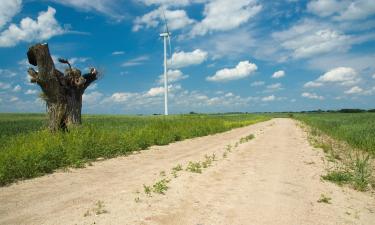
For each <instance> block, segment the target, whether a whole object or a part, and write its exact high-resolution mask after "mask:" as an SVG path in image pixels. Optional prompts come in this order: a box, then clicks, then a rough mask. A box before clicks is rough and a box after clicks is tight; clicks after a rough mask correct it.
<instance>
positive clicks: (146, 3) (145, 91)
mask: <svg viewBox="0 0 375 225" xmlns="http://www.w3.org/2000/svg"><path fill="white" fill-rule="evenodd" d="M162 7H163V8H164V9H165V14H166V17H167V20H168V22H169V26H170V29H171V32H172V56H169V59H170V71H169V76H170V86H169V91H170V112H171V113H186V112H190V111H196V112H228V111H248V112H259V111H299V110H312V109H318V108H319V109H339V108H354V107H356V108H375V100H374V96H375V45H374V44H375V4H374V2H373V0H341V1H339V0H313V1H302V0H300V1H298V0H279V1H265V0H264V1H262V0H233V1H229V0H107V1H101V0H41V1H37V0H2V4H1V5H0V58H1V60H0V112H43V111H45V105H44V104H43V102H42V101H41V100H40V99H39V97H38V95H39V92H40V89H39V87H38V86H36V85H34V84H30V83H29V81H28V80H29V78H28V77H27V73H26V71H27V68H28V67H30V66H31V65H28V63H27V61H26V51H27V49H28V47H29V46H31V45H32V44H35V43H38V42H48V43H49V46H50V51H51V54H52V55H53V57H54V58H57V57H64V58H68V59H70V61H71V62H72V64H73V65H74V67H77V68H79V69H81V70H83V71H88V68H89V67H91V66H95V67H97V68H98V69H99V71H101V72H102V73H103V77H102V78H101V79H100V80H99V81H97V82H96V83H95V84H94V85H93V86H91V87H90V88H89V89H88V90H87V91H86V93H85V95H84V106H83V111H84V112H85V113H116V114H117V113H120V114H135V113H143V114H150V113H162V112H163V110H164V108H163V87H162V80H161V78H160V77H159V76H160V75H161V74H162V73H163V67H162V65H163V64H162V63H163V62H162V59H163V58H162V57H163V43H162V40H161V39H160V38H159V33H160V32H161V31H163V29H164V27H163V21H162V13H161V8H162ZM56 66H57V67H58V68H60V69H64V66H63V65H60V64H58V63H56Z"/></svg>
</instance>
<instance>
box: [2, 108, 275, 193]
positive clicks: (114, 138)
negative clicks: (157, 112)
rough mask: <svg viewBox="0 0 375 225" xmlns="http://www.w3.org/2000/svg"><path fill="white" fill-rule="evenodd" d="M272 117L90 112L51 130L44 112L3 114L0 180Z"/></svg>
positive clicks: (7, 179) (78, 163)
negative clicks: (75, 122)
mask: <svg viewBox="0 0 375 225" xmlns="http://www.w3.org/2000/svg"><path fill="white" fill-rule="evenodd" d="M269 118H270V117H268V116H263V115H255V114H229V115H179V116H169V117H164V116H108V115H95V116H91V115H85V116H83V126H81V127H76V128H72V129H70V130H69V132H60V133H55V134H51V133H50V132H49V131H48V130H47V129H46V120H45V115H42V114H0V143H1V144H0V186H1V185H6V184H9V183H11V182H14V181H16V180H19V179H25V178H31V177H36V176H40V175H43V174H46V173H51V172H53V171H54V170H56V169H58V168H64V167H68V166H74V167H81V166H84V164H85V163H86V162H89V161H92V160H95V159H97V158H100V157H103V158H111V157H116V156H120V155H127V154H130V153H132V152H133V151H138V150H142V149H147V148H148V147H149V146H152V145H165V144H168V143H171V142H174V141H179V140H183V139H187V138H193V137H198V136H204V135H209V134H214V133H218V132H223V131H227V130H230V129H232V128H236V127H241V126H245V125H249V124H253V123H257V122H260V121H265V120H268V119H269Z"/></svg>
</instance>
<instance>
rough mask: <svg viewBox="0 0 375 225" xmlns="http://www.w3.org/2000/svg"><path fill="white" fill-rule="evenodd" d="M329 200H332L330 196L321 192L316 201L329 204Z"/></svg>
mask: <svg viewBox="0 0 375 225" xmlns="http://www.w3.org/2000/svg"><path fill="white" fill-rule="evenodd" d="M331 200H332V198H330V197H327V196H325V195H324V194H321V195H320V198H319V200H318V201H317V202H319V203H326V204H331Z"/></svg>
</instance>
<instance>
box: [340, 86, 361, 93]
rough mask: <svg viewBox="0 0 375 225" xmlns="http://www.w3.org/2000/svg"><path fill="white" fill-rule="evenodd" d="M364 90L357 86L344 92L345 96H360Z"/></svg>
mask: <svg viewBox="0 0 375 225" xmlns="http://www.w3.org/2000/svg"><path fill="white" fill-rule="evenodd" d="M363 91H364V90H363V89H362V88H360V87H358V86H354V87H352V88H350V89H349V90H347V91H345V94H361V93H362V92H363Z"/></svg>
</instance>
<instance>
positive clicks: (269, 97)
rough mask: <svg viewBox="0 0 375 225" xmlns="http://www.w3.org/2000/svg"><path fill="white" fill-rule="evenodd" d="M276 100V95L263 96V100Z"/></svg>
mask: <svg viewBox="0 0 375 225" xmlns="http://www.w3.org/2000/svg"><path fill="white" fill-rule="evenodd" d="M275 100H276V97H275V95H270V96H266V97H263V98H262V101H263V102H272V101H275Z"/></svg>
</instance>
